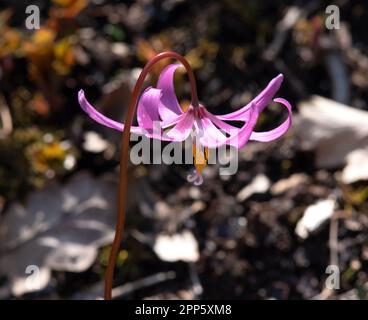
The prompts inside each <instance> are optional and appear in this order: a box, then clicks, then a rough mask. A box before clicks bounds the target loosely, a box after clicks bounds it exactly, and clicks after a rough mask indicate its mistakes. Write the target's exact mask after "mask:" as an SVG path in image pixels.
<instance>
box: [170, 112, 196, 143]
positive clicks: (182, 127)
mask: <svg viewBox="0 0 368 320" xmlns="http://www.w3.org/2000/svg"><path fill="white" fill-rule="evenodd" d="M193 124H194V114H193V112H186V113H185V116H184V117H182V118H181V120H180V121H179V122H178V123H177V124H176V125H175V127H173V128H172V129H170V130H169V131H168V132H166V133H165V135H166V136H167V137H169V138H170V139H172V141H184V140H185V139H186V138H188V136H189V134H190V133H191V132H192V129H193Z"/></svg>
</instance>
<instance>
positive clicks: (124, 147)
mask: <svg viewBox="0 0 368 320" xmlns="http://www.w3.org/2000/svg"><path fill="white" fill-rule="evenodd" d="M166 58H175V59H177V60H178V61H180V62H181V63H182V64H183V66H184V67H185V69H186V70H187V72H188V76H189V81H190V85H191V94H192V105H193V106H194V107H198V105H199V103H198V96H197V86H196V82H195V77H194V73H193V70H192V68H191V67H190V65H189V63H188V61H187V60H186V59H185V58H184V57H183V56H181V55H180V54H178V53H176V52H171V51H168V52H162V53H159V54H158V55H156V56H155V57H154V58H152V59H151V60H150V61H148V62H147V64H146V65H145V66H144V68H143V70H142V72H141V74H140V75H139V77H138V80H137V82H136V84H135V86H134V89H133V94H132V98H131V100H130V103H129V106H128V112H127V114H126V117H125V121H124V130H123V136H122V140H121V154H120V173H119V189H118V208H117V218H116V226H115V237H114V241H113V243H112V248H111V252H110V257H109V262H108V265H107V269H106V274H105V294H104V297H105V300H111V298H112V282H113V279H114V270H115V265H116V258H117V255H118V252H119V248H120V244H121V240H122V234H123V229H124V223H125V211H126V191H127V174H126V173H127V169H128V155H129V141H130V127H131V125H132V122H133V117H134V113H135V108H136V106H137V103H138V99H139V95H140V93H141V91H142V87H143V84H144V80H145V78H146V76H147V74H148V73H149V72H150V70H151V69H152V67H153V65H154V64H155V63H157V62H158V61H160V60H162V59H166Z"/></svg>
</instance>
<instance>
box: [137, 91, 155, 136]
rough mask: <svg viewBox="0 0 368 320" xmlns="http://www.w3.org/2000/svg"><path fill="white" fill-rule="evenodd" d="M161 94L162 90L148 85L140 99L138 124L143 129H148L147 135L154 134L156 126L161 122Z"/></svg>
mask: <svg viewBox="0 0 368 320" xmlns="http://www.w3.org/2000/svg"><path fill="white" fill-rule="evenodd" d="M160 96H161V91H160V90H158V89H154V88H152V87H148V88H147V89H146V90H144V91H143V93H142V95H141V96H140V98H139V101H138V105H137V120H138V125H139V126H140V127H141V128H142V129H144V130H146V135H147V136H152V134H153V128H154V126H155V125H157V123H159V122H160V116H159V114H158V105H159V103H160ZM159 132H160V131H159Z"/></svg>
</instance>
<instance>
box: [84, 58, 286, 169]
mask: <svg viewBox="0 0 368 320" xmlns="http://www.w3.org/2000/svg"><path fill="white" fill-rule="evenodd" d="M180 66H181V65H180V64H171V65H168V66H167V67H166V68H165V69H164V70H163V71H162V73H161V75H160V77H159V80H158V83H157V86H156V88H153V87H149V88H147V89H146V90H144V92H143V93H142V95H141V97H140V99H139V102H138V106H137V120H138V126H132V127H131V132H132V133H136V134H144V135H146V136H147V137H150V138H155V139H161V140H164V141H184V140H186V139H187V138H188V136H189V135H190V134H191V133H193V134H194V136H195V137H196V140H197V141H199V143H200V144H201V145H202V146H204V147H205V148H218V147H220V146H222V145H224V144H227V145H231V146H233V147H236V148H238V149H240V148H242V147H243V146H244V145H245V144H246V143H247V142H248V141H249V140H254V141H260V142H268V141H272V140H275V139H277V138H279V137H281V136H282V135H283V134H284V133H286V132H287V131H288V129H289V127H290V126H291V122H292V110H291V109H292V108H291V105H290V103H289V102H288V101H287V100H285V99H283V98H276V99H274V100H273V101H275V102H277V103H280V104H281V105H283V106H284V107H286V109H287V111H288V116H287V119H286V120H285V121H284V122H283V123H282V124H281V125H279V126H278V127H277V128H275V129H273V130H270V131H265V132H255V131H253V130H254V127H255V125H256V123H257V119H258V117H259V115H260V114H261V112H262V111H263V110H264V109H265V107H266V106H267V105H268V104H269V103H270V102H271V101H272V99H273V97H274V95H275V94H276V92H277V91H278V90H279V88H280V86H281V83H282V81H283V78H284V77H283V75H282V74H279V75H278V76H277V77H275V78H274V79H272V80H271V81H270V83H269V84H268V85H267V87H266V88H265V89H264V90H263V91H262V92H261V93H260V94H258V96H256V97H255V98H254V99H253V100H252V101H250V102H249V103H248V104H247V105H245V106H243V107H241V108H240V109H238V110H237V111H234V112H232V113H228V114H224V115H214V114H212V113H210V112H209V111H208V110H207V109H206V108H205V107H204V106H203V105H201V104H199V106H198V107H195V106H193V105H190V106H189V108H188V109H187V110H186V111H183V110H182V109H181V107H180V105H179V102H178V100H177V97H176V94H175V90H174V81H173V80H174V73H175V70H177V68H178V67H180ZM78 98H79V104H80V106H81V107H82V109H83V110H84V111H85V112H86V113H87V114H88V115H89V116H90V117H91V118H92V119H93V120H95V121H96V122H98V123H100V124H102V125H105V126H107V127H110V128H113V129H116V130H119V131H123V128H124V124H122V123H119V122H116V121H114V120H112V119H109V118H107V117H105V116H104V115H102V114H101V113H100V112H98V111H97V110H96V109H95V108H94V107H93V106H92V105H91V104H90V103H89V102H88V101H87V99H86V98H85V95H84V92H83V90H80V91H79V95H78ZM228 121H237V122H241V123H242V125H241V126H240V127H235V126H233V125H231V124H230V123H228ZM157 124H158V125H157ZM197 171H198V170H197ZM199 174H200V172H199Z"/></svg>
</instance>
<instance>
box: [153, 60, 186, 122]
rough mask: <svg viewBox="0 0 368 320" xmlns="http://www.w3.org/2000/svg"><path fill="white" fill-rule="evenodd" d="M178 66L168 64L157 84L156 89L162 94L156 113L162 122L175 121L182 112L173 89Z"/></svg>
mask: <svg viewBox="0 0 368 320" xmlns="http://www.w3.org/2000/svg"><path fill="white" fill-rule="evenodd" d="M179 67H181V65H180V64H170V65H168V66H167V67H166V68H164V70H162V72H161V74H160V77H159V79H158V82H157V89H160V90H161V92H162V95H161V99H160V105H159V107H158V112H159V114H160V116H161V118H162V120H163V121H170V120H173V119H175V118H176V117H177V116H178V115H180V114H182V113H183V111H182V110H181V108H180V105H179V102H178V99H177V97H176V94H175V88H174V73H175V70H176V69H177V68H179Z"/></svg>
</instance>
